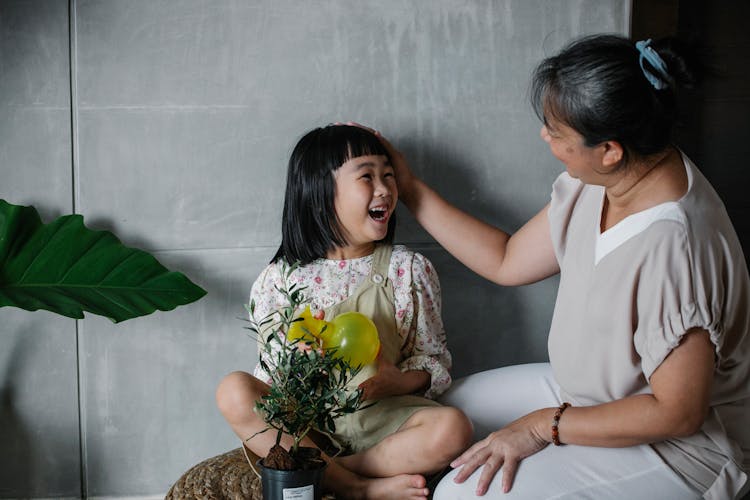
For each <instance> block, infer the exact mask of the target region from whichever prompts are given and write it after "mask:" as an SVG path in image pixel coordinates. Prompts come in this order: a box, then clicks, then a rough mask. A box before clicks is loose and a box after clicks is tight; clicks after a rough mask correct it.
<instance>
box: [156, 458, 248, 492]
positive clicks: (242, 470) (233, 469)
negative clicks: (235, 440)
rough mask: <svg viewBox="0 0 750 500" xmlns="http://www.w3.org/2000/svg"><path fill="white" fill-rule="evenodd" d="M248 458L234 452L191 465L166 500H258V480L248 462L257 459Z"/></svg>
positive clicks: (170, 490)
mask: <svg viewBox="0 0 750 500" xmlns="http://www.w3.org/2000/svg"><path fill="white" fill-rule="evenodd" d="M248 454H249V455H248V457H245V454H244V453H243V451H242V448H237V449H236V450H232V451H229V452H227V453H224V454H222V455H218V456H215V457H213V458H209V459H207V460H204V461H203V462H201V463H199V464H197V465H194V466H193V467H191V468H190V469H188V471H187V472H185V473H184V474H183V475H182V477H180V479H178V480H177V482H176V483H174V485H172V487H171V488H170V489H169V492H168V493H167V496H166V500H177V499H193V498H194V499H199V498H200V499H210V500H225V499H226V500H262V499H263V491H262V488H261V485H260V477H258V476H257V474H256V473H255V471H254V470H253V469H252V467H250V463H249V462H248V460H252V461H253V463H254V462H255V461H256V460H257V459H258V457H256V456H255V455H253V454H252V453H251V452H249V451H248Z"/></svg>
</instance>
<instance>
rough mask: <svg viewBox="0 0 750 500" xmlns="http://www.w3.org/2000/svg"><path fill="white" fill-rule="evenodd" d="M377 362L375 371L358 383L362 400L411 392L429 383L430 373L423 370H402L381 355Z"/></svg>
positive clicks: (424, 387) (425, 386) (423, 387)
mask: <svg viewBox="0 0 750 500" xmlns="http://www.w3.org/2000/svg"><path fill="white" fill-rule="evenodd" d="M377 363H378V371H377V373H376V374H375V375H373V376H372V377H370V378H368V379H367V380H365V381H364V382H362V383H361V384H359V388H360V389H362V400H363V401H370V400H378V399H383V398H387V397H389V396H401V395H403V394H412V393H415V392H417V391H419V390H420V389H426V388H427V385H428V384H429V383H430V374H429V373H427V372H425V371H421V370H413V371H407V372H402V371H401V370H400V369H399V368H398V367H397V366H396V365H394V364H393V363H391V362H390V361H388V360H386V359H384V358H383V357H382V356H378V358H377Z"/></svg>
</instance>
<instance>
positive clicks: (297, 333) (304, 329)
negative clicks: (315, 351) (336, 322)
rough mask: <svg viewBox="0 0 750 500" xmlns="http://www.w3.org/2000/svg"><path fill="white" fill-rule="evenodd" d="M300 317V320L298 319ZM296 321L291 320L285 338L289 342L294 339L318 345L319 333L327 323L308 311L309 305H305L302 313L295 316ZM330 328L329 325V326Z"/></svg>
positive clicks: (314, 345)
mask: <svg viewBox="0 0 750 500" xmlns="http://www.w3.org/2000/svg"><path fill="white" fill-rule="evenodd" d="M300 318H301V320H299V319H300ZM296 319H297V320H298V321H295V322H293V323H292V324H291V325H290V326H289V331H288V332H287V333H286V339H287V340H288V341H289V342H294V341H295V340H297V341H299V342H304V343H306V344H311V345H312V346H313V347H316V348H317V347H318V343H319V340H320V334H321V332H322V331H323V329H324V328H325V327H326V326H327V325H328V323H327V322H326V321H324V320H322V319H316V318H314V317H313V315H312V313H311V312H310V306H309V305H308V306H307V307H305V310H304V311H302V314H300V315H299V317H298V318H296ZM329 328H330V327H329Z"/></svg>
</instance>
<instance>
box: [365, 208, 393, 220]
mask: <svg viewBox="0 0 750 500" xmlns="http://www.w3.org/2000/svg"><path fill="white" fill-rule="evenodd" d="M368 213H369V215H370V218H371V219H372V220H374V221H377V222H384V221H386V220H387V219H388V209H387V208H386V207H374V208H371V209H369V210H368Z"/></svg>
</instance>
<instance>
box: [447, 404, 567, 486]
mask: <svg viewBox="0 0 750 500" xmlns="http://www.w3.org/2000/svg"><path fill="white" fill-rule="evenodd" d="M553 414H554V408H553V409H549V408H548V409H544V410H537V411H535V412H533V413H529V414H528V415H526V416H524V417H521V418H519V419H518V420H516V421H515V422H511V423H510V424H508V425H507V426H506V427H503V428H502V429H500V430H498V431H495V432H493V433H492V434H490V435H489V436H487V437H486V438H484V439H483V440H481V441H479V442H478V443H476V444H475V445H474V446H472V447H471V448H469V449H468V450H466V451H465V452H464V453H463V454H462V455H461V456H460V457H458V458H457V459H455V460H454V461H453V462H451V467H453V468H456V467H461V466H463V467H462V468H461V470H460V471H458V474H456V477H455V479H454V481H455V482H457V483H463V482H464V481H466V479H467V478H468V477H469V476H471V474H472V473H473V472H474V471H475V470H477V469H478V468H479V467H480V466H481V465H482V464H484V469H482V475H481V476H480V477H479V483H478V484H477V491H476V494H477V495H479V496H481V495H484V494H485V493H487V489H488V488H489V486H490V483H491V482H492V478H494V477H495V474H496V473H497V471H498V470H499V469H500V467H502V468H503V473H502V474H503V476H502V488H503V492H504V493H507V492H508V491H510V488H511V486H512V485H513V479H514V478H515V475H516V471H517V470H518V464H519V463H520V462H521V460H523V459H524V458H526V457H528V456H530V455H533V454H534V453H536V452H538V451H540V450H542V449H544V448H545V447H546V446H547V444H549V443H548V441H547V439H546V438H545V437H543V436H546V435H547V434H548V433H549V428H548V427H549V423H550V422H552V416H553Z"/></svg>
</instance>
